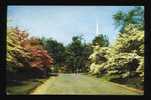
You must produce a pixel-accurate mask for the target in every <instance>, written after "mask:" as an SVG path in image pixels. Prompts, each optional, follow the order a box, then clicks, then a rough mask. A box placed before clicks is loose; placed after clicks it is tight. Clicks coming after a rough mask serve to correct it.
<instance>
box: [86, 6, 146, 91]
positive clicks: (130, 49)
mask: <svg viewBox="0 0 151 100" xmlns="http://www.w3.org/2000/svg"><path fill="white" fill-rule="evenodd" d="M142 11H143V8H141V7H136V8H134V9H132V10H131V11H129V12H128V13H127V14H126V13H124V12H118V13H116V14H115V15H114V16H113V18H114V20H115V23H116V25H119V26H121V33H119V34H118V37H117V39H116V41H115V42H114V43H112V44H110V46H109V47H104V46H99V45H96V46H93V53H92V54H91V55H90V57H89V59H91V66H90V73H91V74H93V75H97V76H98V77H102V78H106V79H108V80H110V81H114V82H119V83H123V84H129V85H131V86H134V87H137V88H141V89H143V87H144V26H143V25H144V24H142V23H143V12H142ZM123 15H124V16H123ZM123 17H124V18H123ZM138 18H139V19H140V20H138Z"/></svg>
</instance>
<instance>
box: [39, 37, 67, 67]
mask: <svg viewBox="0 0 151 100" xmlns="http://www.w3.org/2000/svg"><path fill="white" fill-rule="evenodd" d="M41 42H42V44H43V45H44V48H45V49H46V50H47V51H48V53H49V55H51V56H52V58H53V60H54V62H53V63H54V65H57V66H60V67H61V66H63V65H64V61H65V56H66V54H65V47H64V45H63V44H62V43H59V42H57V41H56V40H53V39H52V38H44V37H43V38H41Z"/></svg>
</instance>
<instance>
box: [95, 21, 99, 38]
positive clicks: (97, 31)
mask: <svg viewBox="0 0 151 100" xmlns="http://www.w3.org/2000/svg"><path fill="white" fill-rule="evenodd" d="M97 35H99V24H98V23H96V36H97Z"/></svg>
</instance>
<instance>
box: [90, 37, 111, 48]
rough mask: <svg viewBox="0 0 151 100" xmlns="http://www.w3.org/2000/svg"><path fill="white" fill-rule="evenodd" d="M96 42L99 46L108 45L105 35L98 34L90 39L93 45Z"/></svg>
mask: <svg viewBox="0 0 151 100" xmlns="http://www.w3.org/2000/svg"><path fill="white" fill-rule="evenodd" d="M96 43H97V44H99V45H100V46H101V47H104V46H108V45H109V40H108V38H107V36H106V35H103V34H99V35H98V36H96V37H95V38H94V39H93V40H92V44H93V45H96Z"/></svg>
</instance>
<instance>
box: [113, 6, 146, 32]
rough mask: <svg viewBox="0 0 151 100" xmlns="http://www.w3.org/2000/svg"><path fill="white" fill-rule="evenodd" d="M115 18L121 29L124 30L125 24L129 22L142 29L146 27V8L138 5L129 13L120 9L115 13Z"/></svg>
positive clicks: (116, 24) (117, 25)
mask: <svg viewBox="0 0 151 100" xmlns="http://www.w3.org/2000/svg"><path fill="white" fill-rule="evenodd" d="M113 19H114V22H115V26H116V27H120V31H121V32H123V31H124V28H125V26H127V25H128V24H135V25H137V26H138V27H139V28H140V29H141V30H143V29H144V8H143V7H141V6H136V7H134V8H133V9H132V10H130V11H129V12H128V13H125V12H122V11H119V12H117V13H116V14H114V15H113Z"/></svg>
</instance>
